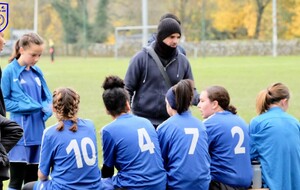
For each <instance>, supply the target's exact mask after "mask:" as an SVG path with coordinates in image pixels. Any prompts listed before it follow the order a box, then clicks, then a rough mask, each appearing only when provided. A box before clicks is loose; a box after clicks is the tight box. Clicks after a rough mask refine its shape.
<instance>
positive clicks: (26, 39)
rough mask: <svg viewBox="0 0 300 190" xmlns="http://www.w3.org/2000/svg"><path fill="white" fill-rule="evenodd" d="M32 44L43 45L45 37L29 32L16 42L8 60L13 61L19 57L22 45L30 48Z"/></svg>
mask: <svg viewBox="0 0 300 190" xmlns="http://www.w3.org/2000/svg"><path fill="white" fill-rule="evenodd" d="M31 44H36V45H42V44H44V41H43V39H42V38H41V37H40V36H39V35H38V34H36V33H27V34H24V35H23V36H22V37H21V38H20V39H18V40H17V41H16V43H15V46H14V50H13V52H12V54H11V56H10V58H9V59H8V62H9V63H10V62H12V61H13V60H14V59H15V58H16V59H19V58H20V56H21V54H20V47H23V48H24V49H26V48H29V47H30V45H31Z"/></svg>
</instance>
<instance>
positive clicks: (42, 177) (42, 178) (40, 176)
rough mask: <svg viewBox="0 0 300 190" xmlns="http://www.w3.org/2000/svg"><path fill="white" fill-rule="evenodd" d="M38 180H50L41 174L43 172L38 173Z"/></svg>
mask: <svg viewBox="0 0 300 190" xmlns="http://www.w3.org/2000/svg"><path fill="white" fill-rule="evenodd" d="M38 178H39V180H41V181H46V180H48V176H46V175H44V174H43V173H42V172H41V170H39V171H38Z"/></svg>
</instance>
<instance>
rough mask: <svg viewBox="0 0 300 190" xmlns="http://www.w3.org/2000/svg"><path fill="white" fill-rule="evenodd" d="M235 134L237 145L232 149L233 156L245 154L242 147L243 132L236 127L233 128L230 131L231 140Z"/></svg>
mask: <svg viewBox="0 0 300 190" xmlns="http://www.w3.org/2000/svg"><path fill="white" fill-rule="evenodd" d="M235 134H238V135H239V141H238V143H237V145H236V146H235V148H234V154H245V152H246V149H245V147H242V144H243V142H244V138H245V137H244V131H243V130H242V128H240V127H238V126H234V127H233V128H232V129H231V135H232V138H233V137H234V135H235Z"/></svg>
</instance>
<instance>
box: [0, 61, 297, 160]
mask: <svg viewBox="0 0 300 190" xmlns="http://www.w3.org/2000/svg"><path fill="white" fill-rule="evenodd" d="M129 60H130V58H123V59H115V58H80V57H56V61H55V63H54V64H51V63H50V58H49V57H48V56H43V57H42V58H41V59H40V61H39V62H38V63H37V64H38V66H39V67H40V68H41V69H42V70H43V72H44V75H45V78H46V80H47V81H48V85H49V87H50V89H51V91H53V90H54V89H55V88H57V87H72V88H74V89H75V90H76V91H77V92H78V93H79V94H80V96H81V103H80V111H79V117H81V118H89V119H91V120H93V121H94V123H95V125H96V128H97V132H99V131H100V129H101V128H102V127H103V126H104V125H105V124H107V123H108V122H110V121H111V120H112V119H111V117H110V116H108V115H107V114H106V112H105V108H104V106H103V103H102V97H101V95H102V89H101V85H102V82H103V80H104V78H105V76H107V75H111V74H114V75H118V76H120V77H121V78H124V76H125V73H126V69H127V66H128V63H129ZM190 62H191V65H192V69H193V74H194V78H195V84H196V87H197V89H198V91H199V92H201V90H202V89H204V88H205V87H207V86H210V85H222V86H224V87H225V88H227V90H228V91H229V94H230V96H231V103H232V104H233V105H234V106H235V107H237V111H238V114H239V115H240V116H241V117H243V118H244V119H245V120H246V122H249V121H250V120H251V118H252V117H254V116H255V115H256V114H255V99H256V95H257V93H258V92H259V91H260V90H262V89H264V88H266V87H267V86H269V85H270V84H271V83H274V82H283V83H284V84H286V85H287V86H288V87H289V88H290V91H291V94H292V97H291V100H290V108H289V109H288V112H289V113H291V114H292V115H294V116H295V117H297V118H298V119H299V118H300V112H299V110H300V102H299V101H297V100H299V99H300V88H299V82H298V81H299V79H298V76H299V73H300V65H299V64H300V56H299V57H297V56H294V57H292V56H290V57H277V58H273V57H207V58H198V59H193V58H191V59H190ZM6 64H7V58H5V57H4V58H3V57H1V58H0V65H1V68H2V69H4V67H5V66H6ZM192 111H193V113H194V115H195V116H196V117H198V118H200V119H201V117H200V113H199V111H198V109H197V108H196V107H193V108H192ZM55 122H56V119H55V117H54V116H52V117H51V118H50V119H49V120H48V121H47V126H50V125H52V124H54V123H55ZM97 137H98V141H99V144H98V149H99V162H100V163H101V162H102V153H101V144H100V143H101V142H100V135H99V133H98V134H97Z"/></svg>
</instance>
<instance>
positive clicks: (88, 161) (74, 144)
mask: <svg viewBox="0 0 300 190" xmlns="http://www.w3.org/2000/svg"><path fill="white" fill-rule="evenodd" d="M87 145H89V146H90V147H91V150H92V157H91V158H89V156H88V152H87ZM72 150H74V154H75V157H76V164H77V168H82V167H83V163H82V158H81V155H83V160H84V162H85V163H86V164H87V165H88V166H92V165H94V164H95V163H96V147H95V144H94V142H93V141H92V139H90V138H88V137H85V138H83V139H82V140H81V151H80V149H79V146H78V143H77V141H76V140H75V139H73V140H71V141H70V143H69V145H68V147H67V148H66V151H67V153H68V154H70V153H71V151H72Z"/></svg>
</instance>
